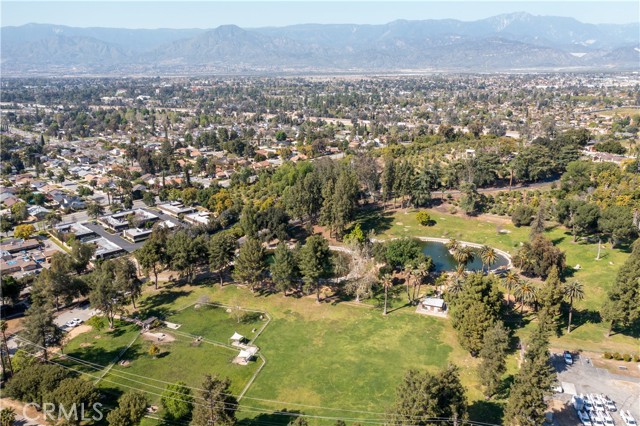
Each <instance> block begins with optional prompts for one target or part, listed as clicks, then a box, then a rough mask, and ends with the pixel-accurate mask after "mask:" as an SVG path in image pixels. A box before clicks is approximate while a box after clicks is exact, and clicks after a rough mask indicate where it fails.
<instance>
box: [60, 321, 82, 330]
mask: <svg viewBox="0 0 640 426" xmlns="http://www.w3.org/2000/svg"><path fill="white" fill-rule="evenodd" d="M77 325H78V324H76V323H75V322H73V321H67V322H65V323H64V325H63V326H62V328H67V329H69V328H74V327H75V326H77Z"/></svg>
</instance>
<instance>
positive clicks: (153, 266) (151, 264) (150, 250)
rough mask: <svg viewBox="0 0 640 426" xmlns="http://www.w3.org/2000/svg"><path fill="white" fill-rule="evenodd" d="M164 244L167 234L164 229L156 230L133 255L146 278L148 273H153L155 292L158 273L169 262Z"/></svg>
mask: <svg viewBox="0 0 640 426" xmlns="http://www.w3.org/2000/svg"><path fill="white" fill-rule="evenodd" d="M166 242H167V234H166V232H165V231H164V229H163V228H156V229H154V230H153V232H151V236H150V237H149V238H148V239H147V240H146V241H145V242H144V244H142V247H140V248H139V249H138V250H136V251H135V252H134V253H133V255H134V256H135V258H136V260H137V261H138V264H139V265H140V267H141V268H142V271H143V272H144V273H145V274H146V275H147V276H149V273H151V272H152V273H153V276H154V282H155V288H156V290H157V289H158V273H159V272H160V271H162V269H164V267H165V266H166V265H167V263H168V260H169V259H168V256H167V251H166Z"/></svg>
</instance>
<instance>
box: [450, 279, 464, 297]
mask: <svg viewBox="0 0 640 426" xmlns="http://www.w3.org/2000/svg"><path fill="white" fill-rule="evenodd" d="M462 285H463V284H462V282H461V281H458V280H455V281H453V282H452V283H451V284H449V286H448V287H447V293H451V294H453V295H456V294H459V293H460V292H461V291H462Z"/></svg>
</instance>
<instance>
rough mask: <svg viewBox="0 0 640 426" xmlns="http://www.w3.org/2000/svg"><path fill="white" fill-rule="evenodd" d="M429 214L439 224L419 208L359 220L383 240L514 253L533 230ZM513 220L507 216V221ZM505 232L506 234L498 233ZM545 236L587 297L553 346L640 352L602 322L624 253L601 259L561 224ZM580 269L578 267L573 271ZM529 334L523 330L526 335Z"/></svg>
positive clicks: (607, 251)
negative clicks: (442, 241) (427, 221)
mask: <svg viewBox="0 0 640 426" xmlns="http://www.w3.org/2000/svg"><path fill="white" fill-rule="evenodd" d="M427 211H428V212H429V213H430V214H431V217H432V219H433V220H434V221H435V225H433V226H421V225H419V224H418V222H417V220H416V212H417V210H413V209H408V210H406V211H399V212H395V213H389V212H385V213H383V214H380V213H378V212H369V213H368V214H365V215H363V216H362V217H361V219H360V220H361V222H362V224H363V228H365V229H367V230H368V229H375V230H376V233H377V234H378V237H379V238H393V237H414V236H427V237H441V238H455V239H458V240H462V241H469V242H474V243H479V244H488V245H490V246H493V247H496V248H499V249H502V250H504V251H506V252H508V253H510V254H513V253H515V251H516V250H517V249H518V247H519V246H520V244H521V243H522V242H524V241H527V240H528V238H529V227H521V228H516V227H515V226H513V225H512V224H511V223H496V222H497V221H490V220H488V219H484V218H482V217H480V218H474V217H468V218H467V217H461V216H458V215H451V214H447V213H442V212H439V211H436V210H429V209H427ZM506 219H507V220H509V219H508V218H506ZM499 230H502V232H499ZM546 236H547V237H548V238H550V239H551V240H552V241H553V242H554V243H555V244H557V245H558V246H559V247H560V248H561V249H562V250H563V251H564V252H565V253H566V259H567V266H568V268H567V271H566V272H567V273H568V275H569V276H568V277H567V280H578V281H580V282H582V283H583V284H584V286H585V293H586V294H585V299H584V300H582V301H579V302H576V303H575V309H576V311H577V312H575V313H574V325H576V326H578V327H577V328H576V329H574V330H573V331H572V332H571V334H569V335H563V336H561V337H559V338H554V339H553V340H552V345H553V346H557V347H566V348H567V349H572V350H579V349H582V350H590V351H596V352H605V351H621V352H629V353H636V352H638V347H639V341H638V339H637V338H634V337H632V336H628V335H624V334H614V335H612V336H611V337H609V338H607V337H606V336H605V335H606V329H607V326H606V325H605V324H603V323H602V322H601V321H600V318H599V313H598V311H599V309H600V307H601V306H602V303H603V301H604V300H605V298H606V297H607V290H609V288H610V287H611V286H612V285H613V284H614V282H615V277H616V274H617V271H618V269H619V268H620V266H621V265H622V264H623V263H624V261H625V260H626V259H627V257H628V255H629V254H628V252H627V251H625V250H623V249H611V248H610V246H609V245H608V244H607V245H605V244H603V245H602V253H601V259H600V260H595V258H596V255H597V253H598V245H597V244H596V243H587V242H578V243H574V242H573V237H572V236H571V235H570V233H569V232H568V231H567V230H566V229H565V228H564V227H562V226H550V227H549V228H547V232H546ZM577 265H580V269H577V270H576V269H573V268H574V267H575V266H577ZM527 331H528V330H526V329H525V330H523V333H524V334H523V336H525V335H526V334H527Z"/></svg>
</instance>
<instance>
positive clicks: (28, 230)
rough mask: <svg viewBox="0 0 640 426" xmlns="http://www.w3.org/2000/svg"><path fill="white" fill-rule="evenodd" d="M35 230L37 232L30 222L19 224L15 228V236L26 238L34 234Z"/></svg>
mask: <svg viewBox="0 0 640 426" xmlns="http://www.w3.org/2000/svg"><path fill="white" fill-rule="evenodd" d="M34 232H36V228H35V227H34V226H33V225H31V224H29V225H18V226H16V227H15V229H14V230H13V236H14V237H16V238H20V239H23V240H26V239H28V238H29V237H31V236H32V235H33V234H34Z"/></svg>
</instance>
